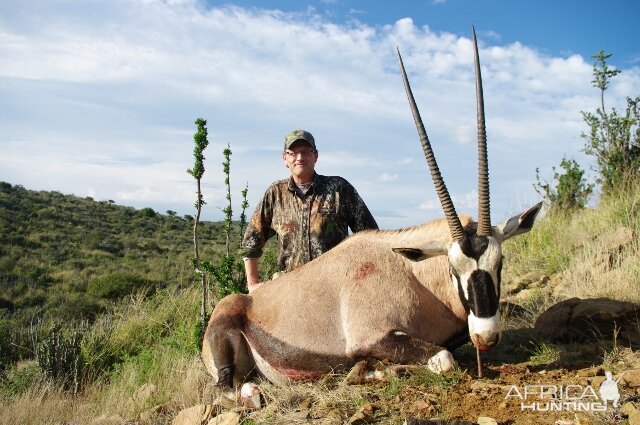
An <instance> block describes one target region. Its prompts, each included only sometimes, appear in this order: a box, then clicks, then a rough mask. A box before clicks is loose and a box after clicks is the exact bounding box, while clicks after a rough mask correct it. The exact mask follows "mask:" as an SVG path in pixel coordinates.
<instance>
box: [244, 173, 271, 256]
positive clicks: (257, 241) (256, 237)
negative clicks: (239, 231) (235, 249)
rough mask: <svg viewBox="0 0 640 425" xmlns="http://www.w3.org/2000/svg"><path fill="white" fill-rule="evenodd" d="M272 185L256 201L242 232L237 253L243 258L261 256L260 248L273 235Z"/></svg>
mask: <svg viewBox="0 0 640 425" xmlns="http://www.w3.org/2000/svg"><path fill="white" fill-rule="evenodd" d="M273 191H274V188H273V185H272V186H271V187H269V188H268V189H267V191H266V192H265V194H264V196H263V197H262V199H261V200H260V201H259V202H258V205H257V206H256V210H255V211H254V212H253V215H252V216H251V220H249V223H248V224H247V230H246V231H245V232H244V237H243V239H242V246H241V248H240V250H239V254H240V255H241V256H242V257H243V258H259V257H261V256H262V249H263V248H264V245H265V244H266V243H267V240H268V239H269V238H270V237H272V236H274V235H275V231H274V230H273V229H272V228H271V221H272V219H273V199H274V194H273Z"/></svg>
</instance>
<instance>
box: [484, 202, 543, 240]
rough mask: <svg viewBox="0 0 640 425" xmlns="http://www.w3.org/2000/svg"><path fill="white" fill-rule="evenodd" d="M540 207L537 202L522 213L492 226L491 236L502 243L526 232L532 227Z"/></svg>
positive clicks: (540, 203) (539, 203)
mask: <svg viewBox="0 0 640 425" xmlns="http://www.w3.org/2000/svg"><path fill="white" fill-rule="evenodd" d="M541 208H542V202H538V203H537V204H536V205H535V206H533V207H531V208H529V209H528V210H527V211H525V212H523V213H522V214H520V215H516V216H513V217H511V218H510V219H508V220H505V221H504V222H503V223H502V224H499V225H498V226H496V227H494V228H493V231H492V236H493V237H494V238H496V239H497V240H498V241H499V242H500V243H502V242H504V241H506V240H507V239H509V238H512V237H514V236H516V235H519V234H521V233H526V232H528V231H529V230H531V228H532V227H533V223H534V222H535V221H536V216H537V215H538V213H539V212H540V209H541Z"/></svg>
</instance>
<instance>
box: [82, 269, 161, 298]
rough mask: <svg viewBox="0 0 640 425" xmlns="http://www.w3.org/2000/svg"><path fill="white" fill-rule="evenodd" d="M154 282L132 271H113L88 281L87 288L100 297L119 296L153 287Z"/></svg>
mask: <svg viewBox="0 0 640 425" xmlns="http://www.w3.org/2000/svg"><path fill="white" fill-rule="evenodd" d="M154 286H155V285H154V282H153V281H151V280H149V279H147V278H145V277H142V276H139V275H136V274H132V273H123V272H115V273H111V274H108V275H105V276H101V277H98V278H96V279H93V280H91V281H89V285H88V287H87V290H88V292H89V293H90V294H92V295H94V296H96V297H100V298H120V297H124V296H126V295H129V294H131V293H132V292H133V291H135V290H139V289H141V288H148V289H150V290H152V289H153V288H154Z"/></svg>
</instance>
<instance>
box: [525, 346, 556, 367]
mask: <svg viewBox="0 0 640 425" xmlns="http://www.w3.org/2000/svg"><path fill="white" fill-rule="evenodd" d="M531 344H532V345H533V348H532V349H531V351H530V352H531V357H530V358H529V363H530V364H531V365H533V366H540V365H548V364H551V363H554V362H556V361H558V360H559V359H560V349H559V348H558V347H556V346H554V345H552V344H549V343H546V342H544V341H541V342H539V343H538V344H535V343H533V342H532V343H531Z"/></svg>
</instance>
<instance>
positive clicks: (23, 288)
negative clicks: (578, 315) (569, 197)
mask: <svg viewBox="0 0 640 425" xmlns="http://www.w3.org/2000/svg"><path fill="white" fill-rule="evenodd" d="M1 189H2V190H1V191H0V206H1V209H0V219H1V220H2V221H1V222H0V223H1V225H2V232H1V233H0V234H1V237H2V238H3V240H2V241H1V243H0V249H1V250H2V253H1V257H0V258H1V260H0V261H1V263H0V265H1V268H0V272H1V275H0V284H1V285H2V286H1V287H2V292H1V295H0V296H1V297H2V305H1V310H0V311H1V315H0V349H1V350H2V351H1V358H2V372H1V378H0V379H1V380H0V400H1V401H0V403H1V405H0V423H4V424H42V423H52V424H61V423H70V424H88V423H91V422H92V421H94V420H95V419H96V418H102V420H103V422H96V423H124V422H125V420H130V421H133V422H134V423H170V422H171V419H172V418H173V417H174V416H175V415H176V414H177V412H179V411H180V410H181V409H183V408H186V407H190V406H192V405H195V404H198V403H203V402H210V401H211V400H212V398H213V395H214V393H215V390H214V388H213V385H212V384H213V383H212V382H211V379H210V378H209V377H208V376H207V375H206V373H205V371H204V368H203V366H202V365H201V362H200V360H199V355H198V346H197V338H196V337H195V336H194V329H195V328H196V326H195V325H196V324H197V322H198V319H199V308H200V305H199V303H200V290H199V287H198V284H197V279H196V277H195V276H194V275H193V273H192V271H191V270H190V253H191V250H192V246H191V222H190V220H189V218H188V217H186V218H184V217H182V218H181V217H177V216H175V215H174V214H166V215H162V214H158V213H156V212H153V211H150V210H148V209H146V210H134V209H132V208H125V207H120V206H117V205H114V204H112V203H109V202H95V201H93V200H91V199H86V198H85V199H79V198H76V197H72V196H65V195H62V194H59V193H55V192H33V191H29V190H26V189H24V188H21V187H19V186H11V185H9V184H7V183H3V184H2V185H1ZM639 207H640V184H638V183H637V182H636V183H634V184H629V185H627V187H626V189H625V190H624V191H619V192H613V193H610V194H609V195H608V196H606V197H604V198H602V199H601V200H600V201H599V205H598V207H597V208H587V209H584V210H578V211H575V212H573V213H572V214H570V215H563V214H548V215H547V216H546V217H543V218H541V219H540V220H539V222H538V223H537V225H536V227H534V230H533V231H532V232H530V233H529V234H527V235H523V236H520V237H518V238H514V239H513V240H511V241H509V242H508V243H506V244H505V246H504V251H505V256H506V263H505V269H504V273H503V283H504V287H505V288H509V287H510V285H513V284H514V282H517V281H518V280H519V279H521V278H522V276H531V275H536V276H547V277H549V279H546V280H544V279H543V280H542V281H543V282H546V283H544V284H543V285H542V286H541V285H538V286H537V287H536V288H534V289H531V290H530V291H528V292H526V293H524V292H522V293H520V294H518V296H517V298H513V299H512V300H511V301H513V302H515V303H518V304H519V305H521V306H523V307H524V308H525V310H526V312H527V313H526V314H529V315H530V317H535V316H536V315H537V314H538V313H539V312H540V311H542V310H543V309H545V308H546V307H547V306H549V305H551V304H552V303H553V302H555V301H557V300H560V299H564V298H568V297H573V296H577V297H583V298H586V297H589V298H591V297H600V296H603V297H609V298H614V299H621V300H627V301H633V302H636V303H640V261H639V258H640V255H638V254H639V253H638V244H637V235H638V231H640V218H639V215H638V208H639ZM203 226H204V229H205V230H204V231H203V233H206V235H207V237H206V239H207V240H211V241H212V243H207V244H205V245H204V249H205V250H209V254H210V255H211V256H215V255H220V254H221V253H222V251H223V249H224V246H225V242H226V241H225V240H223V238H221V237H219V235H223V232H221V231H220V229H219V227H218V224H216V223H203ZM620 229H627V230H628V231H629V232H631V234H632V235H633V239H632V241H631V243H628V244H626V245H625V247H624V249H619V248H617V247H614V248H615V249H614V251H615V252H610V251H611V241H610V238H608V237H606V235H610V234H613V233H616V232H619V231H620ZM603 235H604V236H603ZM603 255H604V257H603ZM503 289H504V288H503ZM503 298H504V297H503ZM507 298H508V294H507ZM527 321H528V322H529V324H530V323H531V320H530V319H527V320H525V322H527ZM512 326H516V325H512ZM517 326H521V323H520V325H517ZM524 335H525V336H524V337H522V336H521V338H524V339H519V340H517V342H515V343H514V342H513V341H512V342H511V343H510V342H509V340H508V339H507V340H506V341H504V343H503V345H502V347H501V348H499V350H498V351H497V352H496V353H495V354H492V356H493V357H491V356H489V362H492V361H493V362H495V364H496V365H499V364H500V363H502V362H504V361H505V359H507V358H508V359H513V358H514V356H517V357H518V358H520V360H522V361H524V362H528V363H529V364H531V365H537V364H545V362H546V363H550V362H552V361H554V356H556V357H557V356H558V349H557V348H556V347H554V346H552V345H549V344H545V343H544V342H541V341H539V340H538V339H536V338H535V336H534V335H532V334H526V333H525V334H524ZM74 338H75V339H74ZM56 344H58V346H60V347H63V346H64V347H66V348H65V349H66V351H59V352H52V351H51V350H49V352H47V351H46V350H44V348H43V347H54V346H56ZM465 350H466V351H465ZM612 350H613V347H611V346H603V348H602V350H601V351H599V354H598V355H595V356H594V355H593V353H589V354H588V359H587V361H588V362H591V363H593V364H600V363H603V362H605V361H607V359H609V358H610V357H611V353H612ZM467 351H470V350H468V349H465V348H463V349H462V350H461V351H460V352H459V353H458V354H457V356H458V357H459V358H461V359H462V360H463V361H462V364H461V365H462V367H463V369H460V370H458V371H456V372H455V373H454V374H453V375H449V376H445V377H433V376H431V375H429V374H424V373H423V374H415V375H412V376H409V377H406V378H402V377H400V378H394V379H392V380H391V381H389V382H386V383H383V384H377V385H373V386H357V387H353V386H349V387H346V386H344V385H343V384H342V383H341V382H342V378H341V377H329V378H328V379H327V380H325V381H324V382H323V383H320V384H316V385H311V386H310V385H308V384H300V385H295V386H291V387H287V388H278V387H274V386H270V385H266V384H265V385H264V386H263V391H264V395H265V398H266V399H267V401H270V402H271V403H270V407H268V408H266V409H263V410H262V411H258V412H253V413H247V414H246V416H245V417H246V420H247V421H248V420H249V419H250V420H252V421H255V422H256V423H283V421H284V422H291V421H293V422H295V421H296V420H294V419H295V418H294V419H291V418H292V416H291V415H293V416H295V414H296V412H298V413H297V414H298V415H300V414H299V412H300V410H301V408H300V405H301V404H302V405H304V404H308V405H311V404H313V405H314V406H315V407H316V408H320V407H322V409H324V410H322V409H320V410H316V412H320V413H321V412H324V414H326V415H329V414H334V415H338V416H340V415H341V417H343V418H344V417H345V416H346V417H349V416H350V415H352V414H353V413H355V412H357V411H358V410H359V409H362V408H363V406H365V405H366V404H367V403H374V402H377V403H378V404H380V403H381V402H385V403H388V405H389V406H397V408H395V407H393V408H392V407H389V408H388V409H387V410H386V411H385V413H384V419H381V421H382V422H383V423H401V421H402V418H404V417H406V415H408V414H409V413H408V410H407V409H409V410H410V407H407V406H408V405H407V403H408V401H407V400H413V401H412V403H413V402H415V400H416V397H418V396H416V394H422V395H420V397H421V399H424V397H426V396H424V394H426V393H429V394H430V396H429V397H436V398H438V397H444V399H446V394H451V392H452V391H453V389H455V388H459V387H460V386H461V385H467V384H465V382H467V383H468V380H469V374H468V373H467V372H465V371H464V368H465V363H464V359H465V356H466V357H468V358H469V360H470V362H469V367H470V368H471V369H470V370H472V365H473V356H472V353H471V354H470V353H467ZM632 352H633V351H632ZM465 353H466V354H465ZM65 355H68V356H69V358H65ZM501 356H502V357H501ZM56 362H58V363H56ZM60 363H61V364H62V367H60ZM56 368H58V369H56ZM56 370H57V372H56ZM412 394H413V396H412ZM443 394H444V395H443ZM412 397H413V398H412ZM444 399H438V400H439V401H438V402H437V403H436V402H434V403H432V404H431V405H432V408H430V409H427V410H428V411H429V415H430V416H435V417H441V418H446V417H450V416H451V415H453V414H454V413H453V412H452V411H450V410H449V408H448V407H447V405H446V403H444V402H443V400H444ZM305 400H307V401H305ZM145 412H147V413H146V415H147V416H144V415H143V417H150V418H153V419H148V421H147V422H145V421H143V420H142V419H140V418H141V416H140V415H141V414H144V413H145ZM149 412H152V413H151V414H150V413H149ZM331 412H333V413H331ZM320 413H316V414H320ZM115 415H117V416H118V417H115ZM149 415H151V416H149ZM425 415H426V413H425ZM109 418H111V419H109ZM287 418H289V419H287ZM65 421H66V422H65ZM109 421H111V422H109ZM118 421H120V422H118Z"/></svg>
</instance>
